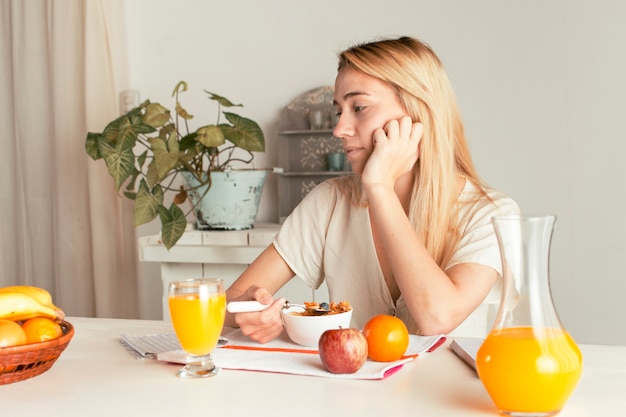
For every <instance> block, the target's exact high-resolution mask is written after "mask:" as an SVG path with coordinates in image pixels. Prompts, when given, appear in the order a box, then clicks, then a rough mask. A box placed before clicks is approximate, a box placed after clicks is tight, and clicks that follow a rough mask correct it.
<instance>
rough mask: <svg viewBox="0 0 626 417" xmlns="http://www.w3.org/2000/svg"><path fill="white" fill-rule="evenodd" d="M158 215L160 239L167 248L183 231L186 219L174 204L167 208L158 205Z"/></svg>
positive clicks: (173, 243)
mask: <svg viewBox="0 0 626 417" xmlns="http://www.w3.org/2000/svg"><path fill="white" fill-rule="evenodd" d="M159 217H160V218H161V240H162V241H163V245H165V247H166V248H167V250H169V249H170V248H171V247H172V246H174V245H175V244H176V242H178V240H179V239H180V238H181V236H182V235H183V233H184V232H185V228H186V227H187V220H186V219H185V214H184V213H183V211H182V210H181V209H180V207H178V206H177V205H176V204H172V205H171V206H170V209H169V210H167V209H166V208H165V207H163V206H161V207H159Z"/></svg>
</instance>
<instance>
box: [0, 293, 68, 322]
mask: <svg viewBox="0 0 626 417" xmlns="http://www.w3.org/2000/svg"><path fill="white" fill-rule="evenodd" d="M33 317H47V318H49V319H51V320H63V318H64V317H65V314H64V313H63V310H61V309H60V308H58V307H56V306H54V305H53V306H50V305H44V304H41V303H40V302H39V301H38V300H37V299H36V298H34V297H32V296H31V295H29V294H26V293H24V292H20V291H0V319H7V320H13V321H20V320H28V319H30V318H33Z"/></svg>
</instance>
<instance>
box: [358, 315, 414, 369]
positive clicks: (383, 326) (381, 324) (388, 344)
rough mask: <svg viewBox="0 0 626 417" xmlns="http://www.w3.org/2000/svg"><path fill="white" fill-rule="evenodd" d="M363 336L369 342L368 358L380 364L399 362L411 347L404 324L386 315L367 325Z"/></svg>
mask: <svg viewBox="0 0 626 417" xmlns="http://www.w3.org/2000/svg"><path fill="white" fill-rule="evenodd" d="M363 336H365V339H366V340H367V356H368V357H369V358H370V359H371V360H374V361H378V362H393V361H397V360H398V359H400V358H402V355H404V353H405V352H406V349H407V348H408V347H409V331H408V329H407V328H406V325H405V324H404V322H403V321H402V320H400V319H399V318H397V317H394V316H389V315H386V314H381V315H378V316H374V317H372V318H371V319H370V320H369V321H368V322H367V323H365V326H364V327H363Z"/></svg>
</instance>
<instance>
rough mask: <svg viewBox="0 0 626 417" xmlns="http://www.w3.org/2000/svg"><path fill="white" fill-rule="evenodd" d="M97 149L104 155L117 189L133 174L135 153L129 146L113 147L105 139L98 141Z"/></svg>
mask: <svg viewBox="0 0 626 417" xmlns="http://www.w3.org/2000/svg"><path fill="white" fill-rule="evenodd" d="M98 149H99V150H100V153H101V154H102V156H103V157H104V162H105V163H106V166H107V169H108V170H109V174H110V175H111V176H112V177H113V182H114V183H115V189H116V190H119V189H120V187H121V186H122V184H124V181H126V179H127V178H128V177H130V176H132V175H133V174H135V172H136V170H135V154H134V153H133V150H132V149H130V148H117V147H116V148H113V147H112V146H111V145H109V144H108V143H107V142H105V141H100V142H98Z"/></svg>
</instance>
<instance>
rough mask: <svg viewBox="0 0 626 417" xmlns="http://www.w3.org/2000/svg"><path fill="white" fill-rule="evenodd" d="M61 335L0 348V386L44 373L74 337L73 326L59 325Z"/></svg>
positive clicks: (65, 323) (63, 323)
mask: <svg viewBox="0 0 626 417" xmlns="http://www.w3.org/2000/svg"><path fill="white" fill-rule="evenodd" d="M60 325H61V328H62V329H63V335H62V336H61V337H59V338H56V339H54V340H49V341H47V342H41V343H31V344H28V345H21V346H10V347H3V348H0V385H4V384H10V383H12V382H17V381H22V380H24V379H28V378H32V377H34V376H37V375H40V374H42V373H44V372H46V371H47V370H48V369H50V368H51V367H52V365H54V362H56V360H57V359H58V358H59V356H61V353H62V352H63V351H64V350H65V348H66V347H67V345H68V344H69V343H70V340H71V339H72V337H73V336H74V326H72V325H71V324H70V323H69V322H67V321H62V322H61V323H60Z"/></svg>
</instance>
